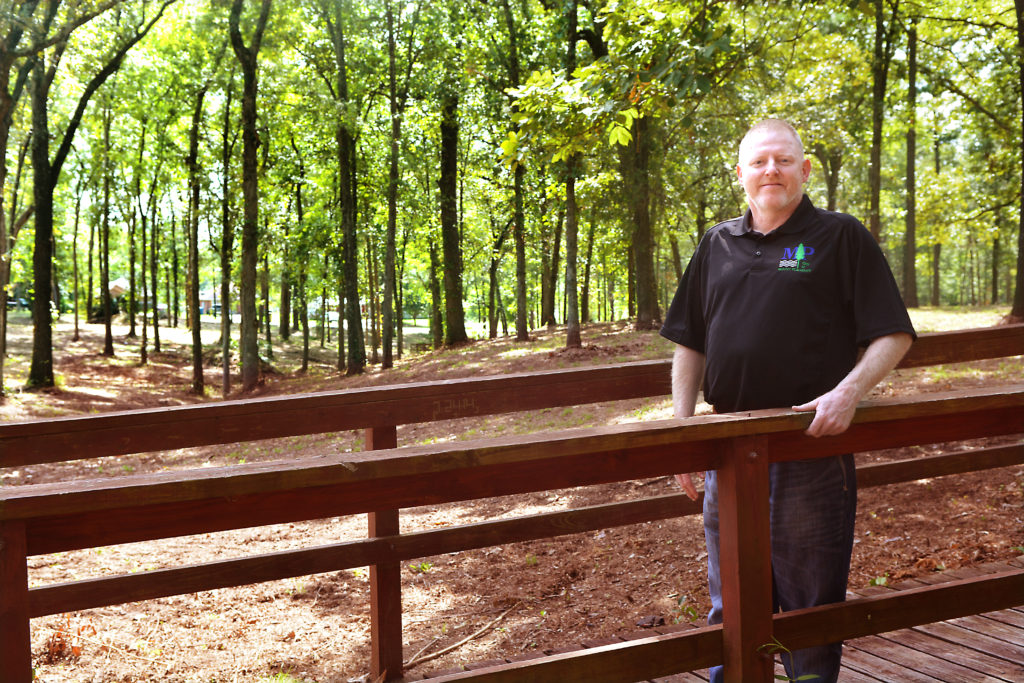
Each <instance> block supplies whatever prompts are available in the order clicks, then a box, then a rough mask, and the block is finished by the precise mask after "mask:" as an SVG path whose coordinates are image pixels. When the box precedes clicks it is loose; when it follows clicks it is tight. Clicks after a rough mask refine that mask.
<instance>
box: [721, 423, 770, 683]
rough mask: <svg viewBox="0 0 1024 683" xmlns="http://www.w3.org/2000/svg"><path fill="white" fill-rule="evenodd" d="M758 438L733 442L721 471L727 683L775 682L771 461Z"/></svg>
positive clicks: (724, 650)
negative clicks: (767, 651)
mask: <svg viewBox="0 0 1024 683" xmlns="http://www.w3.org/2000/svg"><path fill="white" fill-rule="evenodd" d="M757 446H758V444H757V441H756V440H755V439H753V438H739V439H734V440H733V441H732V442H731V447H730V446H727V447H726V449H725V453H723V458H722V467H721V469H720V470H719V472H718V522H719V534H720V541H719V564H720V567H721V580H722V650H723V655H724V660H725V661H724V664H725V670H724V672H723V673H724V675H725V680H726V681H727V682H730V683H733V682H735V683H749V682H753V681H764V682H767V681H771V680H772V676H773V669H774V664H773V660H772V657H771V656H768V655H767V654H765V653H764V651H763V650H759V648H761V647H762V646H770V644H771V643H772V567H771V526H770V524H769V518H768V490H769V486H768V458H767V457H765V453H764V452H763V451H759V450H758V447H757Z"/></svg>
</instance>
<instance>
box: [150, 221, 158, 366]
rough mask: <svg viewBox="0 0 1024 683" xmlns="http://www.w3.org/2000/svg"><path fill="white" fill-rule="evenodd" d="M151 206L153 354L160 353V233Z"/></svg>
mask: <svg viewBox="0 0 1024 683" xmlns="http://www.w3.org/2000/svg"><path fill="white" fill-rule="evenodd" d="M151 206H152V208H153V211H152V213H151V214H150V216H151V218H152V220H151V221H150V224H151V225H152V226H153V232H152V234H151V239H150V240H149V242H150V244H149V249H150V256H149V281H150V282H152V283H153V353H160V306H159V297H158V296H157V292H159V291H160V288H159V286H158V284H159V283H158V282H157V278H156V276H157V272H158V268H157V256H158V254H159V245H160V231H159V230H158V229H157V220H156V204H155V202H154V203H153V204H151Z"/></svg>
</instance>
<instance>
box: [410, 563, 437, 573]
mask: <svg viewBox="0 0 1024 683" xmlns="http://www.w3.org/2000/svg"><path fill="white" fill-rule="evenodd" d="M433 568H434V565H433V564H431V563H430V562H427V561H426V560H424V561H423V562H420V563H419V564H411V565H409V569H411V570H412V573H413V574H426V573H427V572H429V571H430V570H431V569H433Z"/></svg>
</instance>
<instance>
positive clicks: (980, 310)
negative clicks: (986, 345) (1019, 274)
mask: <svg viewBox="0 0 1024 683" xmlns="http://www.w3.org/2000/svg"><path fill="white" fill-rule="evenodd" d="M908 312H909V313H910V320H911V322H913V323H914V329H916V330H917V332H918V334H920V333H923V332H938V331H943V332H948V331H951V330H966V329H974V328H978V327H992V326H993V325H996V324H998V323H999V321H1000V320H1002V319H1003V318H1004V317H1005V316H1006V315H1007V314H1008V313H1009V312H1010V308H1009V306H1005V305H1003V306H943V307H941V308H932V307H930V306H922V307H920V308H911V309H909V311H908Z"/></svg>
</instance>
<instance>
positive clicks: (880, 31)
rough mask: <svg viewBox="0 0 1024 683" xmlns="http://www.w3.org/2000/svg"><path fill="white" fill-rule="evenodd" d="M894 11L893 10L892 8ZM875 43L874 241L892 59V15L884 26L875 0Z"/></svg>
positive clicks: (880, 0)
mask: <svg viewBox="0 0 1024 683" xmlns="http://www.w3.org/2000/svg"><path fill="white" fill-rule="evenodd" d="M894 12H895V10H894ZM874 15H875V43H874V54H873V57H872V60H871V159H870V164H869V166H868V191H869V193H870V195H871V209H870V212H869V216H868V228H869V229H870V230H871V234H872V235H874V237H875V240H876V241H879V242H880V241H881V239H882V215H881V196H882V124H883V122H884V120H885V90H886V84H887V81H888V77H889V64H890V62H891V60H892V49H893V47H892V46H893V42H894V41H893V34H892V30H893V29H894V27H895V24H896V21H895V16H894V17H893V19H892V21H891V22H890V23H891V24H893V26H891V27H890V29H889V30H887V29H886V26H885V3H884V1H883V0H874Z"/></svg>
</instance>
